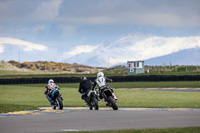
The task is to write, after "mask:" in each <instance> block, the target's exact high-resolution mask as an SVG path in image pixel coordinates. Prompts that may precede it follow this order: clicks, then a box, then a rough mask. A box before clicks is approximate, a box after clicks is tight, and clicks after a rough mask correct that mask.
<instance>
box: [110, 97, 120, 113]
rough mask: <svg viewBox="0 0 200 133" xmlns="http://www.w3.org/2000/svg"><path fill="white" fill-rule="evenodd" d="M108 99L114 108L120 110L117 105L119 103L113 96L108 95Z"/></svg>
mask: <svg viewBox="0 0 200 133" xmlns="http://www.w3.org/2000/svg"><path fill="white" fill-rule="evenodd" d="M108 101H109V102H110V103H111V106H112V108H113V110H118V106H117V104H116V103H115V101H114V99H113V98H112V97H111V96H109V97H108Z"/></svg>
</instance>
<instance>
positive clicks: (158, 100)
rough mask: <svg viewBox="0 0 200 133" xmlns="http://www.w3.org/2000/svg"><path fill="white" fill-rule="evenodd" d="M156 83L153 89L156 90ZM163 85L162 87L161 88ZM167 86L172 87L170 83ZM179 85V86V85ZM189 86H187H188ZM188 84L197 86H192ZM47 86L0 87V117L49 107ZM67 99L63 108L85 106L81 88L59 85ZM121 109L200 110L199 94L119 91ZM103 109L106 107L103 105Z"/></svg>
mask: <svg viewBox="0 0 200 133" xmlns="http://www.w3.org/2000/svg"><path fill="white" fill-rule="evenodd" d="M137 84H139V86H142V84H143V85H149V84H151V82H149V83H145V84H144V83H120V84H119V83H110V86H111V87H114V88H118V87H119V88H120V87H122V88H126V87H127V88H130V87H135V86H137ZM155 84H156V83H153V85H151V87H152V86H153V87H156V85H155ZM162 84H164V83H159V84H158V86H160V85H162ZM168 84H170V83H169V82H168ZM177 84H178V83H177ZM185 84H186V83H185ZM187 84H191V85H192V86H193V84H197V82H190V83H187ZM45 85H46V84H22V85H0V92H1V93H0V113H3V112H9V111H19V110H32V109H37V108H38V107H45V106H47V107H48V106H50V104H49V102H48V101H47V99H46V96H45V95H44V91H45ZM58 85H59V86H60V88H61V93H62V95H63V98H64V101H63V103H64V106H65V107H70V106H86V104H85V102H84V101H83V100H81V96H80V94H79V93H78V86H79V84H58ZM114 91H115V94H116V95H117V97H118V99H119V100H118V103H117V104H118V106H119V107H145V108H150V107H152V108H160V107H162V108H168V107H170V108H200V102H199V101H200V93H199V92H169V91H142V90H137V91H136V90H117V89H115V90H114ZM99 105H100V106H105V105H104V104H103V103H102V101H100V102H99Z"/></svg>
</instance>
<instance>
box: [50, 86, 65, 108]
mask: <svg viewBox="0 0 200 133" xmlns="http://www.w3.org/2000/svg"><path fill="white" fill-rule="evenodd" d="M50 96H51V98H52V100H53V102H54V103H55V105H56V106H53V109H56V107H58V109H60V110H62V109H63V102H62V101H63V98H62V96H61V94H60V90H59V89H58V88H57V87H54V88H51V89H50Z"/></svg>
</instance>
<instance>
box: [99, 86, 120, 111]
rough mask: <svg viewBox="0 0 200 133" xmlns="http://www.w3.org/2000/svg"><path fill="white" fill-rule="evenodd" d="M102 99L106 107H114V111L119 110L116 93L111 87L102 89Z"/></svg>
mask: <svg viewBox="0 0 200 133" xmlns="http://www.w3.org/2000/svg"><path fill="white" fill-rule="evenodd" d="M101 97H102V100H103V102H104V103H105V104H106V106H109V107H112V108H113V110H118V106H117V104H116V102H117V99H116V96H115V94H114V93H112V90H111V88H110V87H109V86H105V87H104V88H102V89H101Z"/></svg>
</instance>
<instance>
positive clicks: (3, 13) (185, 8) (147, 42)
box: [0, 0, 200, 66]
mask: <svg viewBox="0 0 200 133" xmlns="http://www.w3.org/2000/svg"><path fill="white" fill-rule="evenodd" d="M199 38H200V1H199V0H159V1H158V0H34V1H33V0H0V60H6V61H8V60H12V59H14V60H17V61H20V62H24V61H37V60H47V61H55V62H67V63H75V62H76V63H81V64H84V65H92V66H109V65H110V66H111V65H116V64H120V63H124V62H125V63H126V62H127V61H128V60H146V59H150V58H154V57H159V56H164V55H167V54H171V53H173V52H178V51H180V50H184V49H189V48H199V47H200V39H199ZM185 42H187V43H185ZM188 42H189V43H188ZM146 48H147V49H146ZM151 51H154V53H152V52H151Z"/></svg>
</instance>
